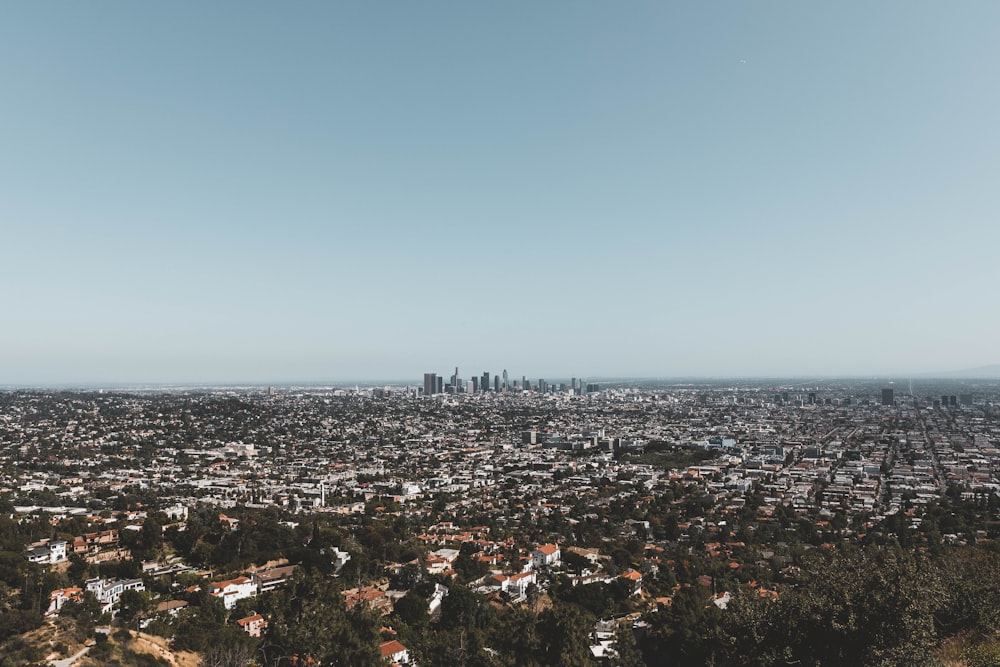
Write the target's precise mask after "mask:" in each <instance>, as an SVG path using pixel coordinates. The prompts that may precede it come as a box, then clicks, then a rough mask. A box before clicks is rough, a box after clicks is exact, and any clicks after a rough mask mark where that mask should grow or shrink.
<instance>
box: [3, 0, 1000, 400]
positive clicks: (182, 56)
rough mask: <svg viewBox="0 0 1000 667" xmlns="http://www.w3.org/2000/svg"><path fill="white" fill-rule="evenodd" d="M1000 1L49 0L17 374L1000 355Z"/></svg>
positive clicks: (896, 366) (40, 27)
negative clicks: (148, 0)
mask: <svg viewBox="0 0 1000 667" xmlns="http://www.w3.org/2000/svg"><path fill="white" fill-rule="evenodd" d="M998 82H1000V3H997V2H994V1H992V0H991V1H988V2H960V3H945V2H937V1H935V2H913V1H909V0H907V1H902V0H900V1H897V2H857V3H817V2H791V1H789V2H732V3H728V2H660V1H657V2H648V3H644V2H614V3H613V2H542V3H537V2H525V3H481V2H453V3H437V2H342V3H341V2H295V3H277V2H259V3H258V2H245V1H240V2H210V3H195V2H188V3H177V2H170V3H166V2H164V3H136V2H100V3H83V2H62V3H58V2H52V3H47V2H46V3H38V2H24V3H8V4H6V5H5V7H4V10H3V18H2V20H0V230H2V235H0V239H2V240H0V278H2V285H0V287H2V293H3V297H2V299H0V384H41V383H62V382H66V383H72V382H95V383H101V382H194V381H204V382H222V381H234V382H241V381H261V382H268V381H275V382H276V381H295V380H334V381H335V380H338V379H344V378H372V379H377V378H404V377H412V378H413V379H414V382H417V381H419V379H420V374H421V373H423V372H424V371H436V372H439V373H441V374H443V375H447V374H449V373H450V372H451V370H452V368H453V367H454V366H455V365H459V366H461V367H462V370H463V375H466V376H468V375H469V374H471V373H472V372H481V371H483V370H486V369H489V370H491V371H493V372H499V371H501V370H502V369H503V368H508V369H510V371H511V373H512V374H514V375H515V376H520V375H521V374H523V373H526V374H528V375H529V376H532V377H539V376H542V377H545V376H549V377H554V376H569V375H580V376H596V375H643V376H654V375H690V374H694V375H760V374H765V375H783V374H838V375H842V374H864V375H875V374H889V373H907V372H920V371H936V370H942V371H943V370H953V369H961V368H966V367H972V366H979V365H983V364H988V363H994V362H998V361H1000V354H998V353H997V341H998V340H1000V336H998V334H1000V307H998V306H1000V304H998V296H997V287H998V285H1000V280H998V279H1000V262H998V249H1000V215H998V214H1000V86H998V85H997V83H998Z"/></svg>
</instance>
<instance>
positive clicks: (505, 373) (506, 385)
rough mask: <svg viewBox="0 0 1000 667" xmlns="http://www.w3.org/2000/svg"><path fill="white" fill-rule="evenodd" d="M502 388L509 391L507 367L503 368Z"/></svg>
mask: <svg viewBox="0 0 1000 667" xmlns="http://www.w3.org/2000/svg"><path fill="white" fill-rule="evenodd" d="M503 390H504V391H510V382H508V381H507V369H506V368H505V369H503Z"/></svg>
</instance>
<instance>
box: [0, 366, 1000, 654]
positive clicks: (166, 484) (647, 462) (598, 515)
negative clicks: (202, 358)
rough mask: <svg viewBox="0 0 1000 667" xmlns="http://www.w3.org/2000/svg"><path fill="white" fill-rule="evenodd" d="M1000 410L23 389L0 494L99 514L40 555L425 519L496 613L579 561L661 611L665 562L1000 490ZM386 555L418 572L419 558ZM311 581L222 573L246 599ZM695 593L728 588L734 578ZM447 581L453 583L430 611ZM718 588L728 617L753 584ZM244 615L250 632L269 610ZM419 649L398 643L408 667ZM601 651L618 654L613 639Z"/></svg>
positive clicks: (677, 391)
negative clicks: (174, 531) (192, 533)
mask: <svg viewBox="0 0 1000 667" xmlns="http://www.w3.org/2000/svg"><path fill="white" fill-rule="evenodd" d="M589 389H593V391H590V390H589ZM953 397H955V400H952V398H953ZM945 399H947V400H945ZM998 401H1000V388H997V387H994V386H988V385H981V386H976V387H971V388H970V387H968V386H965V385H956V384H949V383H938V384H933V383H930V382H928V383H926V385H917V386H916V387H911V388H910V389H909V391H907V392H906V393H903V392H901V391H900V390H899V389H898V388H895V387H894V388H886V387H884V386H881V385H873V384H866V383H847V382H839V383H825V384H821V383H813V384H811V385H802V384H798V385H791V384H788V385H775V384H773V383H763V382H762V383H756V384H754V383H742V384H723V383H716V384H702V385H690V384H689V385H655V384H647V385H641V384H637V385H633V386H626V385H615V384H603V385H602V386H601V387H595V386H593V385H591V386H590V387H588V386H587V385H585V384H584V383H583V382H582V381H581V380H579V379H573V380H571V381H570V383H569V384H558V385H554V386H553V385H548V384H547V383H545V382H544V381H542V380H539V381H537V382H535V383H531V382H528V381H527V379H526V378H522V379H521V380H520V381H514V382H512V383H511V382H510V381H509V378H508V377H507V373H506V372H504V374H503V375H502V376H500V375H497V376H492V377H491V376H490V374H489V373H484V374H483V375H482V376H480V377H478V378H474V379H473V380H472V381H464V380H463V379H462V378H461V377H460V375H459V371H458V369H455V373H454V374H453V375H452V377H451V378H450V381H449V382H447V383H444V382H443V381H442V378H440V377H439V376H437V375H436V374H427V375H426V376H425V378H424V386H423V387H422V388H421V387H416V388H414V387H400V388H376V389H354V390H319V389H274V388H271V389H270V390H268V391H265V392H254V391H235V390H231V391H219V392H212V393H199V392H191V393H156V392H147V393H132V394H102V393H42V392H10V393H6V394H2V395H0V466H2V468H0V470H2V474H0V494H2V496H3V497H5V498H7V499H9V500H10V501H11V503H12V504H13V506H14V508H15V515H16V516H17V517H20V518H21V519H22V520H27V519H29V518H31V517H44V519H45V520H46V521H50V522H52V523H53V525H56V524H60V522H73V521H75V522H76V524H74V525H81V526H84V527H85V528H86V530H85V531H83V532H81V533H80V534H79V535H78V536H76V537H74V539H73V540H69V539H65V540H58V539H50V540H47V541H43V542H36V543H32V544H26V545H25V557H26V558H27V559H28V560H30V561H32V562H35V563H39V564H46V565H51V566H57V565H60V564H64V563H65V562H66V561H67V560H69V559H70V558H71V557H72V556H73V555H74V554H76V555H78V556H80V557H82V558H84V559H86V560H88V561H90V562H94V563H97V562H101V560H102V559H106V558H117V557H121V555H122V554H121V551H120V550H121V549H122V548H123V547H122V545H121V543H122V542H123V540H122V538H121V536H122V534H123V533H125V532H126V531H135V530H139V529H140V527H141V526H142V525H143V522H144V520H145V519H146V518H147V517H148V516H149V515H150V514H152V513H154V512H160V513H163V515H166V516H167V518H168V519H169V520H170V521H173V522H175V523H176V525H178V526H179V527H181V528H182V527H183V525H184V524H185V522H186V521H187V520H188V516H189V514H190V513H191V512H192V511H195V510H197V509H199V508H204V507H206V506H210V507H211V508H213V511H219V512H221V513H220V515H219V520H220V522H223V523H224V524H225V525H226V526H227V528H228V529H230V530H234V531H239V530H240V518H239V516H240V512H241V511H244V510H254V509H277V510H280V511H283V512H287V513H289V515H316V516H325V517H326V518H329V519H330V520H334V521H339V522H341V525H343V526H345V529H347V530H350V529H357V527H358V526H359V525H360V524H359V519H360V518H361V517H368V518H371V517H375V518H378V517H380V516H382V517H404V518H405V519H406V523H407V525H409V526H413V527H414V528H413V529H414V540H415V541H416V542H419V543H420V544H422V545H424V548H425V551H424V552H423V553H422V555H421V556H420V558H419V559H417V560H416V561H415V562H414V563H410V564H409V565H412V566H414V567H416V568H417V569H418V570H419V571H420V572H421V574H422V576H427V577H432V578H435V580H443V581H447V580H450V579H451V578H453V577H456V576H459V575H460V573H468V572H475V573H476V576H475V577H474V578H473V579H472V580H471V581H470V585H471V586H472V587H474V589H475V590H477V591H479V592H480V593H481V594H483V595H486V596H489V597H490V598H491V599H493V600H495V601H496V602H497V603H500V604H526V603H528V601H529V600H530V599H532V597H533V596H535V595H537V594H539V593H540V592H541V593H543V592H544V591H545V589H546V588H547V587H548V586H551V585H552V582H553V581H554V576H555V574H554V573H556V574H558V575H560V576H562V575H565V577H566V581H568V582H569V584H570V585H571V586H574V587H575V586H579V585H589V584H596V583H601V584H605V585H614V586H620V587H622V590H624V591H625V592H626V593H627V595H628V596H629V597H630V598H634V599H635V601H636V604H639V603H640V602H646V603H648V604H650V605H653V606H655V605H657V604H659V605H663V604H669V600H670V595H669V594H667V595H662V594H661V595H657V596H653V595H652V594H650V593H649V592H648V588H649V583H650V581H652V580H655V579H656V578H657V577H658V576H659V575H660V574H661V573H663V572H665V571H672V570H673V569H675V567H676V563H675V562H674V561H673V560H671V559H669V558H666V557H664V555H663V554H665V553H676V552H677V550H678V549H683V550H687V551H688V552H690V553H696V554H699V555H702V556H704V557H708V558H714V559H718V560H719V561H720V562H722V563H724V566H725V568H727V569H729V570H731V571H732V572H737V573H738V572H744V571H746V572H749V571H751V570H752V568H759V567H762V565H761V564H762V563H769V564H773V565H774V567H778V568H785V567H787V565H788V561H787V541H788V540H787V536H786V535H785V534H783V533H781V532H780V531H779V530H778V528H776V526H777V525H778V523H779V519H782V518H783V517H785V518H788V517H791V518H796V519H797V520H798V522H799V527H798V528H797V530H800V531H803V530H804V529H803V528H802V524H803V522H805V523H806V524H808V526H809V535H815V538H816V542H817V543H819V542H820V541H822V540H823V539H827V538H828V537H829V536H830V535H832V534H833V531H837V534H838V535H841V536H846V535H861V534H865V533H867V532H869V531H870V530H871V529H872V528H873V527H874V526H878V525H879V524H880V522H883V521H885V520H886V519H887V517H893V516H900V517H905V518H906V521H907V522H908V523H909V524H910V525H912V526H913V527H918V526H919V525H920V521H921V517H922V508H924V507H925V506H927V505H928V504H929V503H931V502H933V501H934V500H936V499H939V498H941V497H942V496H943V495H944V494H946V493H948V492H949V491H955V490H957V493H958V494H959V495H961V496H964V497H967V498H976V497H981V496H984V495H992V494H1000V402H998ZM136 497H141V498H142V500H143V502H144V503H148V504H147V505H144V506H143V507H141V508H140V507H136V506H135V502H134V498H136ZM130 498H133V500H130ZM73 534H75V533H73ZM982 537H983V536H969V535H959V534H951V535H946V536H945V538H946V539H949V540H952V541H956V542H961V541H963V540H970V539H979V538H982ZM809 539H812V538H811V537H810V538H809ZM751 543H753V547H752V548H751V546H750V544H751ZM626 544H627V545H630V548H631V549H632V551H630V552H629V553H627V554H625V556H623V555H622V546H621V545H626ZM327 555H328V556H329V557H330V558H331V561H332V562H334V563H335V566H336V567H335V570H336V571H337V572H339V571H340V570H342V569H343V568H344V567H345V566H346V565H347V564H348V563H349V561H350V560H351V552H350V547H348V546H347V545H346V544H340V545H338V547H336V548H333V549H332V551H330V552H329V553H328V554H327ZM383 565H384V567H385V571H386V573H387V576H398V575H399V573H400V572H401V571H403V569H405V568H406V567H407V565H408V564H407V563H395V562H385V563H384V564H383ZM463 568H464V569H463ZM291 572H292V569H291V568H290V567H288V568H282V567H277V568H272V569H269V570H258V571H248V572H245V573H242V574H241V575H240V576H235V577H227V578H224V579H220V578H211V577H210V579H214V580H211V581H208V582H207V583H206V584H204V585H206V586H208V587H209V588H210V589H209V593H210V594H211V595H213V596H216V597H218V598H219V599H220V600H222V602H223V605H224V607H225V608H226V609H227V610H232V609H235V608H236V607H237V605H238V603H239V601H240V600H244V599H248V598H253V597H255V596H258V595H261V594H263V593H266V592H267V591H269V590H273V589H274V588H275V587H278V586H281V585H283V583H284V582H286V581H287V579H288V577H289V576H290V575H291ZM678 576H679V575H678ZM748 577H749V575H748ZM138 582H139V583H141V582H142V580H141V579H140V580H138ZM677 585H678V586H680V585H682V584H681V583H678V584H677ZM683 585H687V584H683ZM692 585H705V586H708V587H709V589H711V590H714V589H715V584H714V583H712V580H711V578H709V579H708V580H707V581H700V580H699V581H696V582H694V583H693V584H692ZM136 586H137V584H136V582H135V581H131V580H94V581H88V582H86V586H85V589H80V588H77V589H72V588H70V589H65V590H62V591H58V592H57V593H58V595H56V594H55V593H54V594H53V595H54V597H53V601H52V605H53V606H52V609H54V610H55V611H58V609H59V608H60V607H61V606H62V604H64V603H65V602H66V601H67V600H74V599H78V598H79V596H80V595H82V594H83V592H84V590H90V591H91V592H93V593H94V594H95V596H96V597H97V598H98V600H99V601H100V602H101V604H102V605H107V609H108V610H111V611H113V610H114V605H115V604H117V602H118V601H119V600H120V597H121V595H122V593H123V592H124V591H125V590H128V589H129V588H130V587H132V588H135V587H136ZM447 590H448V589H447V586H444V585H442V586H440V587H439V588H436V589H435V591H434V594H433V595H432V596H431V598H430V603H429V608H428V612H430V613H435V612H436V610H437V608H438V607H439V606H440V604H441V601H442V600H443V599H444V597H445V596H446V595H447ZM755 590H758V591H759V593H760V594H761V595H762V596H769V595H772V594H773V595H777V592H775V591H774V590H773V589H768V588H766V587H763V586H759V585H758V586H757V588H756V589H755ZM668 593H670V592H669V591H668ZM716 593H717V594H718V597H717V602H716V604H717V605H719V606H720V608H722V607H724V606H725V605H726V603H727V601H728V599H729V598H728V597H726V595H728V594H729V593H730V592H729V591H723V590H720V591H716ZM403 594H405V591H402V592H396V593H395V594H394V593H393V591H392V590H391V589H390V588H389V586H388V584H387V583H386V582H377V581H369V582H360V581H359V582H357V585H356V586H355V587H354V588H351V589H348V590H347V591H346V592H345V601H346V602H347V603H348V604H349V605H357V604H365V605H368V606H370V607H372V608H376V609H379V610H382V611H385V612H387V611H390V610H391V609H392V607H393V605H394V603H395V601H396V600H398V599H399V597H401V596H402V595H403ZM240 620H241V627H243V628H244V629H245V630H246V631H247V632H248V633H260V632H261V631H262V630H263V628H265V627H266V623H267V619H266V618H263V617H260V616H259V615H251V616H247V617H246V618H243V619H240ZM601 632H603V631H601V630H599V629H595V636H597V635H600V633H601ZM602 642H603V643H602ZM398 643H399V642H398V641H396V642H395V644H393V643H392V642H388V643H387V644H386V645H384V646H383V648H382V650H383V654H384V655H386V656H389V657H391V658H392V659H393V660H395V661H397V662H400V663H404V664H405V663H406V662H407V661H408V660H409V656H408V655H407V653H406V651H405V648H403V649H400V648H399V647H398V646H396V644H398ZM400 646H401V645H400ZM594 646H595V648H594V650H595V651H600V652H602V653H606V652H608V651H612V650H613V647H611V645H610V644H609V643H608V639H607V637H603V638H602V639H600V641H599V642H598V643H595V645H594ZM595 655H596V653H595Z"/></svg>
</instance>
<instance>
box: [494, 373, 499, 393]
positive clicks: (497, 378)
mask: <svg viewBox="0 0 1000 667" xmlns="http://www.w3.org/2000/svg"><path fill="white" fill-rule="evenodd" d="M493 391H494V392H496V393H498V394H499V393H500V376H499V375H494V376H493Z"/></svg>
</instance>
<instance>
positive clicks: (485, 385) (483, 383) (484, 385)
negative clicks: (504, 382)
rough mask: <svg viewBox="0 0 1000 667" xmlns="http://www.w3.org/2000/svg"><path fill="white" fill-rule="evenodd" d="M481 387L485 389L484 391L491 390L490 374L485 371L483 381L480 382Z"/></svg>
mask: <svg viewBox="0 0 1000 667" xmlns="http://www.w3.org/2000/svg"><path fill="white" fill-rule="evenodd" d="M479 386H480V387H482V388H483V391H489V390H490V372H489V371H483V379H482V380H480V382H479Z"/></svg>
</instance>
